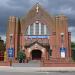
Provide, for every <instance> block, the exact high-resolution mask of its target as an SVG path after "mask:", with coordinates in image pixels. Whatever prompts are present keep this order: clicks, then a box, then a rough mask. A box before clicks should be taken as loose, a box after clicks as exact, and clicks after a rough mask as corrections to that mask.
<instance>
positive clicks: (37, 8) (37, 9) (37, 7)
mask: <svg viewBox="0 0 75 75" xmlns="http://www.w3.org/2000/svg"><path fill="white" fill-rule="evenodd" d="M36 12H37V13H38V12H39V6H38V3H37V6H36Z"/></svg>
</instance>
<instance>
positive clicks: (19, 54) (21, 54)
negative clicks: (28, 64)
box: [17, 51, 26, 63]
mask: <svg viewBox="0 0 75 75" xmlns="http://www.w3.org/2000/svg"><path fill="white" fill-rule="evenodd" d="M17 58H18V60H19V63H22V62H24V60H25V58H26V55H25V53H24V52H23V51H19V52H18V56H17Z"/></svg>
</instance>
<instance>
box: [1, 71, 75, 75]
mask: <svg viewBox="0 0 75 75" xmlns="http://www.w3.org/2000/svg"><path fill="white" fill-rule="evenodd" d="M0 75H75V72H30V73H29V72H1V71H0Z"/></svg>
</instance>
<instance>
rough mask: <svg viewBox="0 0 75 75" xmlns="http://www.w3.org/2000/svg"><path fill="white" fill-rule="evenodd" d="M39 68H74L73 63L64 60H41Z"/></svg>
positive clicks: (74, 64) (74, 63)
mask: <svg viewBox="0 0 75 75" xmlns="http://www.w3.org/2000/svg"><path fill="white" fill-rule="evenodd" d="M41 67H75V62H73V61H68V60H64V59H61V60H58V59H53V60H42V61H41Z"/></svg>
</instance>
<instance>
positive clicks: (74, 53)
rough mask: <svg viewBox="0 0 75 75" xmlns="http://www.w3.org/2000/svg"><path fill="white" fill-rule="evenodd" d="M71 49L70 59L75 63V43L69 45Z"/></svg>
mask: <svg viewBox="0 0 75 75" xmlns="http://www.w3.org/2000/svg"><path fill="white" fill-rule="evenodd" d="M71 48H72V59H73V60H74V61H75V43H74V42H72V43H71Z"/></svg>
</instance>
